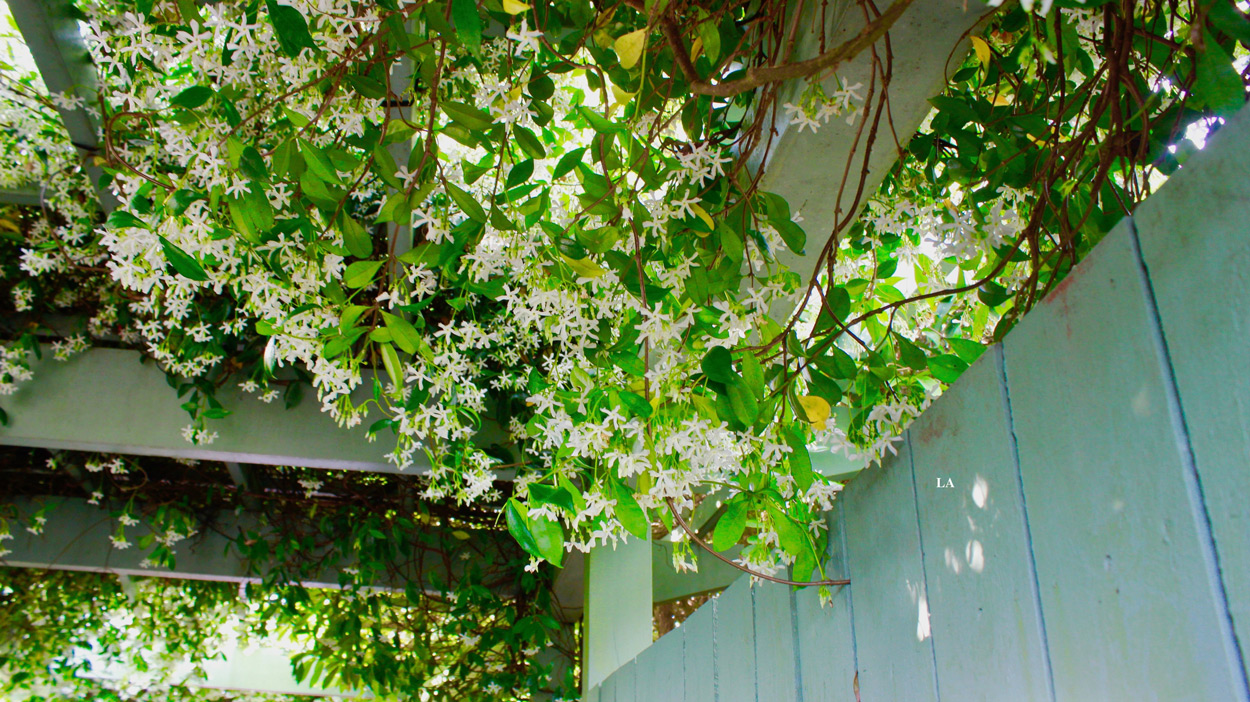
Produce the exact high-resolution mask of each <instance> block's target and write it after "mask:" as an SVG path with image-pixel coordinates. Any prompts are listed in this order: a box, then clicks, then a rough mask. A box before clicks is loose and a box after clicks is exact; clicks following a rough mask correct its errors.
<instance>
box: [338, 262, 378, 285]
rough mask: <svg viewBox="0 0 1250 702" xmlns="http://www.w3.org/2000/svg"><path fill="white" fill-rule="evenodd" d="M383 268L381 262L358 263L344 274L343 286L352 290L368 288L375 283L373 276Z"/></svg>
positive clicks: (349, 267)
mask: <svg viewBox="0 0 1250 702" xmlns="http://www.w3.org/2000/svg"><path fill="white" fill-rule="evenodd" d="M381 267H382V262H381V261H356V262H355V263H353V264H351V265H350V266H348V267H347V271H346V272H344V273H343V285H346V286H347V287H349V288H352V289H358V288H363V287H366V286H367V285H369V283H372V282H373V276H374V275H376V274H377V272H378V269H379V268H381Z"/></svg>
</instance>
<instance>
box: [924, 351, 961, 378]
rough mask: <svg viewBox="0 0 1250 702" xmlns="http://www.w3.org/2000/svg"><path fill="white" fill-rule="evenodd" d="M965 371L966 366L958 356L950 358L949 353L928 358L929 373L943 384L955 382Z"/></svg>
mask: <svg viewBox="0 0 1250 702" xmlns="http://www.w3.org/2000/svg"><path fill="white" fill-rule="evenodd" d="M966 370H968V364H967V363H964V362H963V361H962V360H961V359H960V358H959V357H958V356H952V355H951V354H949V353H944V354H942V355H940V356H933V357H931V358H929V371H930V372H931V373H933V377H934V378H937V379H938V380H940V381H942V382H944V383H953V382H955V381H956V380H958V379H959V376H960V374H961V373H963V372H964V371H966Z"/></svg>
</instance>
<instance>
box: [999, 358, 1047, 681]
mask: <svg viewBox="0 0 1250 702" xmlns="http://www.w3.org/2000/svg"><path fill="white" fill-rule="evenodd" d="M997 347H998V353H997V354H996V357H997V359H998V375H999V378H1000V379H1001V380H1002V382H1001V383H1000V387H1001V389H1002V390H1001V392H1002V399H1003V409H1004V411H1005V412H1006V413H1007V443H1008V445H1009V446H1010V447H1011V461H1012V463H1013V464H1014V467H1015V469H1016V471H1015V472H1016V489H1017V491H1018V492H1019V495H1020V516H1021V517H1023V520H1022V521H1023V522H1024V543H1025V546H1026V547H1027V548H1028V550H1029V557H1028V567H1029V587H1030V589H1031V590H1032V592H1033V602H1034V603H1035V607H1034V614H1036V616H1037V627H1038V631H1039V632H1040V633H1041V636H1042V669H1043V672H1044V673H1045V676H1044V677H1045V680H1046V691H1047V692H1048V693H1049V694H1050V699H1051V700H1052V701H1053V700H1055V672H1054V669H1053V667H1052V666H1051V662H1050V638H1049V636H1048V635H1047V633H1046V617H1045V615H1044V614H1043V613H1042V587H1041V582H1040V581H1039V580H1038V577H1037V557H1036V555H1035V554H1034V552H1033V529H1032V527H1031V526H1030V525H1029V503H1028V500H1026V499H1025V496H1024V473H1023V471H1021V469H1020V446H1019V444H1018V443H1017V442H1016V418H1015V416H1014V415H1013V414H1012V411H1011V386H1010V385H1009V384H1008V382H1007V347H1005V346H1003V345H1002V344H998V345H997Z"/></svg>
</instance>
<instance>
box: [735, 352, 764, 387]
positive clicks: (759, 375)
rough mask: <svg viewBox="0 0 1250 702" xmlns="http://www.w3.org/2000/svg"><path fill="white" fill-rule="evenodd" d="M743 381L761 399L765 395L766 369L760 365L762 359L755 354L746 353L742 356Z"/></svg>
mask: <svg viewBox="0 0 1250 702" xmlns="http://www.w3.org/2000/svg"><path fill="white" fill-rule="evenodd" d="M741 358H742V379H743V380H744V381H746V384H747V388H749V389H750V390H751V392H752V393H754V394H755V396H756V397H760V396H762V395H763V394H764V368H763V367H762V366H761V365H760V359H758V358H756V357H755V354H753V353H751V352H749V351H748V352H746V353H744V354H742V356H741Z"/></svg>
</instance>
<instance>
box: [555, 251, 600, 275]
mask: <svg viewBox="0 0 1250 702" xmlns="http://www.w3.org/2000/svg"><path fill="white" fill-rule="evenodd" d="M560 258H562V259H564V262H565V263H567V264H569V268H572V269H573V272H574V273H576V274H577V275H579V276H581V277H583V278H598V277H599V276H601V275H603V274H604V273H606V271H604V270H603V269H602V268H600V267H599V264H598V263H595V262H594V261H592V260H590V259H589V258H570V257H568V256H567V255H565V254H563V253H562V254H560Z"/></svg>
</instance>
